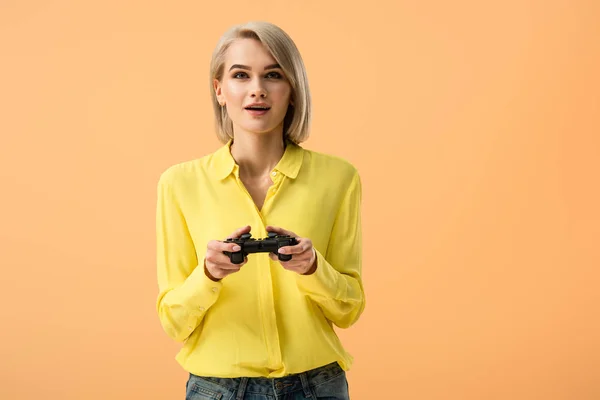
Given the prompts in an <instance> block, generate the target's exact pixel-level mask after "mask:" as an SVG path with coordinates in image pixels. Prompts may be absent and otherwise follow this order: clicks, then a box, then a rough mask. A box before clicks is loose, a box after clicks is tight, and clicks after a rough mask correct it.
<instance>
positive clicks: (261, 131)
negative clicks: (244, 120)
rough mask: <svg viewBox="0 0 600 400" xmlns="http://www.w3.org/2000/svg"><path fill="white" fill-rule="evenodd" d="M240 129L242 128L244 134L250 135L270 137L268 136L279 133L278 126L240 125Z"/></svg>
mask: <svg viewBox="0 0 600 400" xmlns="http://www.w3.org/2000/svg"><path fill="white" fill-rule="evenodd" d="M240 128H242V130H244V131H245V132H248V133H250V134H254V135H270V134H275V132H278V131H279V129H278V128H279V126H268V127H267V126H264V125H263V126H257V125H252V124H248V125H245V126H244V125H242V126H240Z"/></svg>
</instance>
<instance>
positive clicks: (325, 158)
mask: <svg viewBox="0 0 600 400" xmlns="http://www.w3.org/2000/svg"><path fill="white" fill-rule="evenodd" d="M304 152H305V158H306V160H307V163H308V167H309V169H310V170H312V171H313V172H316V173H318V174H320V175H321V176H322V177H323V176H328V177H331V178H332V179H338V180H341V181H344V182H347V183H351V182H352V181H355V180H356V181H360V173H359V171H358V168H357V167H356V166H355V165H354V164H352V163H351V162H350V161H349V160H347V159H345V158H343V157H340V156H337V155H333V154H329V153H325V152H321V151H315V150H307V149H304Z"/></svg>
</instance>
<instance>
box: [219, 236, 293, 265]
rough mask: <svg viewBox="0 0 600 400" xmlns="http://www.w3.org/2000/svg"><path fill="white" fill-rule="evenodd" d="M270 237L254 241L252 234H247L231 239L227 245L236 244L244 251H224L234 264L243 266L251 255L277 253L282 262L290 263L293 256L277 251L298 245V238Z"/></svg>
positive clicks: (226, 241)
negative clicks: (245, 259)
mask: <svg viewBox="0 0 600 400" xmlns="http://www.w3.org/2000/svg"><path fill="white" fill-rule="evenodd" d="M268 235H269V236H267V237H266V238H262V239H253V238H252V234H250V233H245V234H243V235H242V236H240V237H239V238H230V239H227V240H225V243H236V244H237V245H238V246H240V247H241V248H242V249H241V250H239V251H233V252H232V251H224V252H223V253H224V254H225V255H227V256H229V259H230V260H231V263H232V264H241V263H242V262H244V258H245V257H246V256H247V255H248V254H251V253H275V254H277V256H278V257H279V260H280V261H289V260H291V259H292V255H291V254H279V253H278V252H277V251H278V250H279V248H281V247H284V246H294V245H296V244H298V241H297V240H296V238H294V237H291V236H288V235H278V234H277V233H275V232H269V233H268Z"/></svg>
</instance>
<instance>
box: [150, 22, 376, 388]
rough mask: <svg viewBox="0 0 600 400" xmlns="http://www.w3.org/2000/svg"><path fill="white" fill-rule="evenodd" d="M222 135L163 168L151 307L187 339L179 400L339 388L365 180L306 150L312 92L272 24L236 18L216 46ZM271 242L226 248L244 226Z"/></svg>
mask: <svg viewBox="0 0 600 400" xmlns="http://www.w3.org/2000/svg"><path fill="white" fill-rule="evenodd" d="M210 74H211V76H210V83H211V93H212V100H213V106H214V110H215V116H216V125H217V133H218V136H219V138H220V140H221V141H222V143H223V146H222V147H221V148H220V149H218V150H217V151H215V152H214V153H212V154H209V155H206V156H204V157H202V158H199V159H196V160H192V161H187V162H182V163H179V164H177V165H174V166H171V167H170V168H168V169H166V170H165V171H164V172H163V173H162V175H161V176H160V179H159V183H158V200H157V203H158V204H157V263H158V284H159V295H158V299H157V310H158V314H159V318H160V322H161V324H162V326H163V328H164V330H165V332H166V333H167V334H168V335H169V336H170V337H171V338H173V339H174V340H176V341H179V342H182V343H183V348H182V349H181V351H180V352H179V353H178V354H177V357H176V359H177V361H178V362H179V363H180V364H181V366H182V367H183V368H184V369H185V370H186V371H188V372H189V379H188V382H187V386H186V399H267V398H268V399H275V398H276V399H307V398H310V399H347V398H349V396H348V385H347V379H346V374H345V371H347V370H348V369H349V368H350V366H351V364H352V356H351V355H350V354H348V353H347V352H346V351H345V350H344V348H343V346H342V344H341V343H340V340H339V339H338V337H337V335H336V333H335V331H334V327H333V325H335V326H337V327H340V328H347V327H349V326H351V325H352V324H354V323H355V322H356V321H357V320H358V318H359V316H360V315H361V313H362V312H363V309H364V306H365V295H364V290H363V285H362V280H361V218H360V202H361V182H360V178H359V175H358V173H357V170H356V169H355V168H354V167H353V166H352V165H351V164H350V163H348V162H347V161H345V160H343V159H340V158H339V157H334V156H330V155H326V154H322V153H318V152H314V151H309V150H306V149H303V148H302V147H301V146H300V143H301V142H302V141H304V140H306V138H307V137H308V129H309V123H310V116H311V100H310V92H309V87H308V82H307V78H306V72H305V69H304V65H303V62H302V59H301V57H300V54H299V52H298V50H297V48H296V46H295V45H294V43H293V41H292V40H291V39H290V38H289V36H288V35H287V34H286V33H285V32H283V31H282V30H281V29H280V28H278V27H277V26H275V25H272V24H269V23H264V22H252V23H247V24H244V25H240V26H236V27H233V28H232V29H231V30H229V31H228V32H227V33H225V35H224V36H223V37H222V38H221V40H220V41H219V43H218V45H217V47H216V49H215V51H214V53H213V57H212V62H211V68H210ZM269 232H271V234H278V235H289V236H291V237H294V238H296V239H297V244H289V245H287V246H284V247H281V248H280V249H279V250H277V252H278V253H280V254H284V255H285V256H287V257H290V256H291V260H289V261H286V260H282V259H281V258H285V256H284V257H280V256H279V255H277V254H275V252H272V253H268V252H264V253H263V252H258V253H251V254H246V253H244V257H243V262H242V263H240V264H236V263H233V262H232V258H231V257H230V256H229V254H228V253H227V254H226V252H239V251H240V250H241V248H240V245H239V243H233V242H231V243H229V242H226V240H225V239H226V238H240V237H241V236H242V235H244V234H246V235H248V234H250V235H251V236H252V238H254V239H263V238H266V237H268V235H269Z"/></svg>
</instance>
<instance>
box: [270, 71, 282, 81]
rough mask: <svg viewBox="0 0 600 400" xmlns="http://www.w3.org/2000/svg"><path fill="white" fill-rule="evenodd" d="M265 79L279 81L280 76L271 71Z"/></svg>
mask: <svg viewBox="0 0 600 400" xmlns="http://www.w3.org/2000/svg"><path fill="white" fill-rule="evenodd" d="M267 78H270V79H281V78H282V75H281V74H280V73H279V72H275V71H273V72H269V73H268V74H267Z"/></svg>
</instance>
